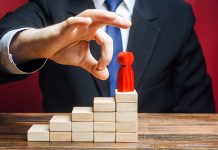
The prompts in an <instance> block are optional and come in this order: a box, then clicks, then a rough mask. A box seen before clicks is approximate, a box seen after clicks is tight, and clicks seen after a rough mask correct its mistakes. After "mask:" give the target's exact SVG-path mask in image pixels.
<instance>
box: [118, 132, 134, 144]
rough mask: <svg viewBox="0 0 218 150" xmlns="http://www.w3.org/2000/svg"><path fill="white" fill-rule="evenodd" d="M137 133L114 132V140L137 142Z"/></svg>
mask: <svg viewBox="0 0 218 150" xmlns="http://www.w3.org/2000/svg"><path fill="white" fill-rule="evenodd" d="M137 141H138V133H116V142H137Z"/></svg>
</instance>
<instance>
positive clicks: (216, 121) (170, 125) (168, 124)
mask: <svg viewBox="0 0 218 150" xmlns="http://www.w3.org/2000/svg"><path fill="white" fill-rule="evenodd" d="M53 115H56V114H54V113H33V114H32V113H11V114H8V113H1V114H0V149H19V150H23V149H43V150H49V149H56V150H59V149H61V150H67V149H143V150H144V149H148V150H150V149H161V150H163V149H177V150H180V149H186V150H190V149H195V150H205V149H207V150H208V149H212V150H215V149H218V142H217V141H218V132H217V131H218V114H139V131H138V133H139V140H138V142H137V143H92V142H27V131H28V130H29V128H30V127H31V126H32V125H33V124H47V123H48V121H49V120H50V119H51V118H52V116H53ZM57 115H60V114H57ZM196 127H198V129H199V130H195V128H196ZM201 128H202V129H204V130H201ZM177 129H180V130H177ZM161 130H162V133H161V134H160V133H159V132H158V131H161ZM163 130H164V131H163ZM172 133H173V134H172Z"/></svg>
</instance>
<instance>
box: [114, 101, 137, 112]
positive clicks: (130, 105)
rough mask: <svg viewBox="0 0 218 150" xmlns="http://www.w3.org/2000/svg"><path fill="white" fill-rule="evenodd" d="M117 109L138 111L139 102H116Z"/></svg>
mask: <svg viewBox="0 0 218 150" xmlns="http://www.w3.org/2000/svg"><path fill="white" fill-rule="evenodd" d="M116 111H117V112H130V111H133V112H137V111H138V103H116Z"/></svg>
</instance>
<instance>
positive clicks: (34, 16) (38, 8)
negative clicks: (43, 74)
mask: <svg viewBox="0 0 218 150" xmlns="http://www.w3.org/2000/svg"><path fill="white" fill-rule="evenodd" d="M46 3H47V0H30V1H29V3H27V4H25V5H23V6H22V7H20V8H18V9H17V10H16V11H15V12H10V13H8V14H7V15H6V16H5V17H3V18H2V20H0V39H1V38H2V37H3V36H4V35H5V34H6V33H8V32H9V31H12V30H15V29H20V28H42V27H45V26H48V24H49V20H48V18H49V17H48V13H47V8H46V7H47V6H46ZM1 59H2V58H0V62H2V61H3V60H1ZM45 61H46V60H45V59H38V60H33V61H30V62H27V63H25V64H22V65H20V66H18V68H19V69H20V70H22V71H24V72H33V71H35V69H36V68H40V66H42V65H43V64H44V63H45ZM0 64H1V63H0ZM1 65H2V64H1ZM28 76H29V75H15V74H10V73H8V72H7V71H5V70H4V66H0V84H1V83H7V82H11V81H16V80H21V79H24V78H26V77H28Z"/></svg>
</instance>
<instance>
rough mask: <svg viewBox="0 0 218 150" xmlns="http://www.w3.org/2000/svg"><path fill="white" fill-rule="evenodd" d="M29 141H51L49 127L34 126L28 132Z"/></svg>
mask: <svg viewBox="0 0 218 150" xmlns="http://www.w3.org/2000/svg"><path fill="white" fill-rule="evenodd" d="M27 140H28V141H49V125H43V124H34V125H32V127H31V128H30V129H29V130H28V132H27Z"/></svg>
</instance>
